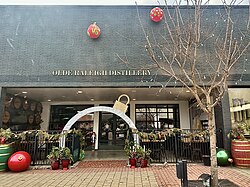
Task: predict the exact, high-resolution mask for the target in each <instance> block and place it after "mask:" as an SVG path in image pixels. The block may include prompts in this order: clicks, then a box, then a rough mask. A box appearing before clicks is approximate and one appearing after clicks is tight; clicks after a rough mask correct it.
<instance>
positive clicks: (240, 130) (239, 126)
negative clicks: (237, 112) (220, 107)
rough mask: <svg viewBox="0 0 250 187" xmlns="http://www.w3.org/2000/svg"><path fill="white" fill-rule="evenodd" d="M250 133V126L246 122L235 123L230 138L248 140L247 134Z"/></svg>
mask: <svg viewBox="0 0 250 187" xmlns="http://www.w3.org/2000/svg"><path fill="white" fill-rule="evenodd" d="M249 131H250V125H248V124H247V123H245V122H235V123H233V126H232V129H231V130H230V132H229V134H228V137H229V138H231V139H234V140H246V138H245V134H246V133H247V132H249Z"/></svg>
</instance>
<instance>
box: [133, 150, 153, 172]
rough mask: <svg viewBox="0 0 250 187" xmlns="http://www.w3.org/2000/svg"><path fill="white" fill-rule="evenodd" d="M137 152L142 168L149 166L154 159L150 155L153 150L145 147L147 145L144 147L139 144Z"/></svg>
mask: <svg viewBox="0 0 250 187" xmlns="http://www.w3.org/2000/svg"><path fill="white" fill-rule="evenodd" d="M136 152H137V157H138V162H139V163H140V166H141V168H145V167H147V166H148V164H149V163H150V162H151V161H152V158H151V156H150V155H151V152H152V151H151V150H150V149H145V147H144V148H143V147H142V146H138V147H137V151H136Z"/></svg>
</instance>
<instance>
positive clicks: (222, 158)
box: [216, 148, 229, 166]
mask: <svg viewBox="0 0 250 187" xmlns="http://www.w3.org/2000/svg"><path fill="white" fill-rule="evenodd" d="M216 157H217V162H218V165H219V166H226V165H228V159H229V155H228V153H227V151H226V150H224V149H221V148H219V149H218V150H217V154H216Z"/></svg>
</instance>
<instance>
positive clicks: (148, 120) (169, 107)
mask: <svg viewBox="0 0 250 187" xmlns="http://www.w3.org/2000/svg"><path fill="white" fill-rule="evenodd" d="M135 108H136V127H137V128H138V130H140V131H146V132H151V131H153V130H156V131H157V130H163V129H166V128H179V127H180V117H179V105H178V104H166V105H146V104H145V105H144V104H140V105H135Z"/></svg>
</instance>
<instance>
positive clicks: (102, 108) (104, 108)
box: [60, 106, 136, 147]
mask: <svg viewBox="0 0 250 187" xmlns="http://www.w3.org/2000/svg"><path fill="white" fill-rule="evenodd" d="M93 112H110V113H113V114H116V115H117V116H119V117H120V118H122V119H123V120H124V121H125V122H126V123H127V124H128V125H129V127H130V128H132V129H136V127H135V124H134V122H133V121H132V120H131V119H130V118H129V117H128V116H127V115H126V114H125V113H124V112H122V111H120V110H117V109H114V108H112V107H107V106H94V107H90V108H87V109H85V110H82V111H80V112H78V113H77V114H76V115H74V116H73V117H72V118H71V119H70V120H69V121H68V122H67V123H66V125H65V126H64V128H63V130H62V134H63V132H64V131H68V130H70V128H71V127H72V125H74V123H75V122H76V121H77V120H78V119H80V118H81V117H82V116H85V115H87V114H90V113H93ZM60 147H65V137H64V136H63V137H62V138H61V139H60Z"/></svg>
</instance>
